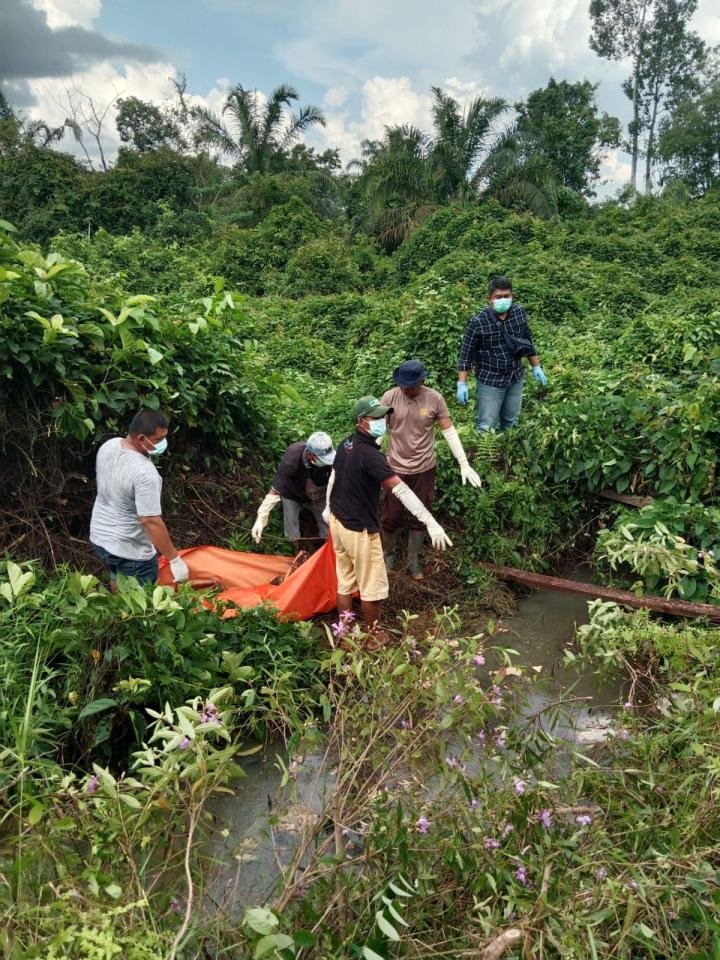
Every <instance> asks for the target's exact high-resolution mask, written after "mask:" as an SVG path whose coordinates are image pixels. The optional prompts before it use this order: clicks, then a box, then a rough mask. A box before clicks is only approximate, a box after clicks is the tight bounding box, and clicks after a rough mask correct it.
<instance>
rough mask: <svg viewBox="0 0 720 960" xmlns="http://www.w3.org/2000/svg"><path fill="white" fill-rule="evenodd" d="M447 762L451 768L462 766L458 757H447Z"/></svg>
mask: <svg viewBox="0 0 720 960" xmlns="http://www.w3.org/2000/svg"><path fill="white" fill-rule="evenodd" d="M445 763H446V764H447V765H448V766H449V767H450V769H451V770H455V769H457V767H459V766H460V761H459V760H458V758H457V757H445Z"/></svg>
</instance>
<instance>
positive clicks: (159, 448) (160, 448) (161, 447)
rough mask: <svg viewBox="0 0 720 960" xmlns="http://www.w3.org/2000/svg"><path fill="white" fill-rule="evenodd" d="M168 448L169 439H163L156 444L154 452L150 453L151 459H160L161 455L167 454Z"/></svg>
mask: <svg viewBox="0 0 720 960" xmlns="http://www.w3.org/2000/svg"><path fill="white" fill-rule="evenodd" d="M167 448H168V442H167V437H163V438H162V440H160V441H158V443H156V444H155V445H154V446H153V448H152V450H150V451H149V454H150V456H151V457H159V456H160V454H161V453H165V451H166V450H167Z"/></svg>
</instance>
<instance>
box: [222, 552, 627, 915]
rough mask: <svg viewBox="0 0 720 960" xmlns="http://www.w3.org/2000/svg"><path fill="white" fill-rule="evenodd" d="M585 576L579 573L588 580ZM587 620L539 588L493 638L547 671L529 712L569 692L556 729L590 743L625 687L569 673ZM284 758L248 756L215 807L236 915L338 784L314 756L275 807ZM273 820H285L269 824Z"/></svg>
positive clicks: (573, 600)
mask: <svg viewBox="0 0 720 960" xmlns="http://www.w3.org/2000/svg"><path fill="white" fill-rule="evenodd" d="M586 573H587V571H579V572H578V573H577V574H576V575H577V577H578V579H589V577H585V576H584V574H586ZM586 622H587V600H586V599H585V598H583V597H578V596H575V595H573V594H566V593H554V592H551V591H544V590H540V591H537V592H536V593H533V594H530V595H529V596H527V597H525V598H523V599H521V600H520V601H519V602H518V608H517V612H516V613H515V615H514V616H512V617H507V618H505V619H504V620H503V623H502V626H503V627H504V628H505V631H506V632H503V633H500V634H498V635H497V636H496V638H495V640H496V641H498V642H500V643H501V644H502V645H503V646H506V647H510V648H512V649H514V650H516V651H517V653H518V656H517V657H514V658H513V662H514V663H516V664H517V665H518V666H519V667H521V668H523V669H524V670H527V671H529V670H530V669H531V668H532V667H542V671H541V674H540V675H541V677H543V678H544V682H543V683H541V684H537V685H533V688H532V690H531V692H530V696H529V698H528V701H527V705H526V707H525V708H524V710H523V712H527V713H528V714H531V713H536V712H538V711H540V710H542V708H543V707H545V706H548V705H550V704H552V703H555V702H556V701H557V700H558V697H559V696H560V695H562V694H567V693H568V692H569V693H570V694H571V696H573V697H576V698H577V700H576V701H575V703H574V704H573V707H572V710H571V711H570V713H569V716H568V719H567V720H566V721H565V723H564V725H563V727H562V728H561V729H560V730H558V731H557V732H558V733H560V734H561V735H563V736H566V737H568V739H576V738H577V737H578V736H579V738H580V739H581V740H582V739H583V737H584V738H586V740H585V742H588V743H590V742H593V741H594V740H598V739H601V738H602V737H603V736H604V733H605V731H606V729H607V727H608V726H609V725H610V724H611V723H612V711H613V707H614V706H616V705H617V703H618V698H619V697H620V695H621V690H620V688H619V686H618V685H612V684H608V685H605V686H600V685H598V684H597V683H596V681H595V678H594V677H593V676H591V675H586V676H579V675H578V674H577V673H576V672H574V671H570V670H566V669H564V668H563V666H562V660H563V651H564V650H565V648H566V646H567V645H568V644H569V643H571V642H572V640H573V637H574V634H575V628H576V625H578V626H579V625H580V624H582V623H586ZM467 626H468V627H470V629H472V625H467ZM483 627H484V623H483V624H482V625H478V626H477V629H478V631H480V630H482V629H483ZM489 665H490V664H489ZM278 756H280V757H281V758H282V759H283V762H285V763H286V762H287V756H286V755H285V751H284V748H283V747H282V746H281V745H279V744H277V745H273V744H271V745H270V746H269V747H268V749H267V750H266V752H265V754H264V756H260V755H258V756H257V757H252V758H248V760H247V761H246V763H245V769H246V772H247V777H246V778H245V779H243V780H241V781H239V782H237V783H236V784H235V785H234V787H233V795H232V796H230V795H228V796H227V797H225V798H223V799H222V800H220V801H219V802H217V803H216V804H215V806H214V810H213V812H214V814H215V828H214V833H213V838H212V841H211V847H212V854H213V855H214V856H215V857H216V858H217V861H218V862H219V863H220V862H222V863H224V864H225V865H226V866H225V867H223V868H222V869H220V870H218V872H217V877H216V879H215V880H214V881H213V883H212V884H211V888H210V890H209V891H208V897H209V901H210V902H211V903H214V904H216V905H218V906H220V905H224V906H226V907H227V908H228V910H229V911H230V913H231V914H235V915H237V914H239V913H241V912H242V910H243V909H244V907H245V906H246V905H247V904H250V903H252V904H258V903H263V902H265V901H266V899H267V897H268V896H269V895H270V892H271V890H272V887H273V884H274V881H275V880H276V878H277V876H278V870H279V865H280V864H283V865H287V863H289V861H290V858H291V857H292V854H293V851H294V850H295V848H296V843H297V836H298V833H299V831H300V830H301V829H302V826H303V821H304V819H306V818H313V817H314V816H315V815H316V814H317V813H318V812H319V811H320V810H322V808H323V805H324V804H323V800H324V796H325V794H326V793H328V791H329V789H330V787H331V785H332V770H326V769H324V767H323V763H322V756H321V755H316V756H308V757H306V758H305V762H304V763H303V764H302V765H300V766H299V767H298V771H297V776H296V780H295V790H294V794H295V795H294V802H292V803H290V805H289V806H288V805H287V801H286V800H285V801H284V802H283V806H282V807H280V808H276V807H275V803H276V801H277V797H278V792H279V788H280V781H281V777H282V772H281V769H280V766H279V764H278V762H277V757H278ZM272 819H278V820H279V822H278V823H276V824H274V825H272V826H271V824H270V821H271V820H272Z"/></svg>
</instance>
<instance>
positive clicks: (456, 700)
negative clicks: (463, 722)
mask: <svg viewBox="0 0 720 960" xmlns="http://www.w3.org/2000/svg"><path fill="white" fill-rule="evenodd" d="M453 703H454V704H455V705H456V706H458V707H461V706H462V705H463V704H464V703H465V698H464V697H463V695H462V694H461V693H456V694H455V696H454V697H453Z"/></svg>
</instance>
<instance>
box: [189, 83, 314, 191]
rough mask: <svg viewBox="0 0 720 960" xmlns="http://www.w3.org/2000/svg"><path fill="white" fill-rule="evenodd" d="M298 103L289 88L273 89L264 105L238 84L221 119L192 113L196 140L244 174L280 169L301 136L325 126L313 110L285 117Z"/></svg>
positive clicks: (206, 113)
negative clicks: (211, 147)
mask: <svg viewBox="0 0 720 960" xmlns="http://www.w3.org/2000/svg"><path fill="white" fill-rule="evenodd" d="M299 99H300V97H299V94H298V92H297V91H296V90H295V88H294V87H292V86H290V85H289V84H281V85H280V86H279V87H276V88H275V90H273V92H272V94H271V95H270V99H269V100H267V101H265V99H264V97H262V96H261V94H259V93H258V91H257V90H246V89H245V87H243V86H242V84H239V83H238V84H237V85H236V86H234V87H233V88H232V90H231V91H230V93H229V94H228V95H227V99H226V100H225V106H224V107H223V111H222V117H218V116H217V115H216V114H214V113H213V112H212V111H210V110H207V109H206V108H204V107H198V108H196V109H195V111H194V115H195V118H196V120H197V121H198V125H199V129H198V133H197V140H198V141H199V142H205V143H211V144H213V145H215V146H217V147H219V149H220V150H221V151H222V152H223V153H225V154H227V155H228V156H229V157H232V158H234V159H235V161H236V163H238V164H240V165H242V167H243V168H244V169H245V170H246V171H247V172H248V173H254V172H256V171H260V172H267V171H268V170H270V169H272V167H273V166H282V159H283V157H284V156H285V155H286V153H287V151H288V150H289V149H290V147H292V145H293V144H294V143H295V142H296V141H297V140H298V138H299V137H300V135H301V134H303V133H304V132H305V131H306V130H309V129H310V128H311V127H313V126H315V125H316V124H320V125H321V126H325V116H324V114H323V113H322V111H321V110H319V109H318V108H317V107H313V106H307V107H302V108H301V109H300V110H298V112H297V113H293V114H291V115H290V117H289V118H288V117H287V113H286V110H289V109H290V107H291V106H292V104H294V103H295V102H296V101H297V100H299ZM226 116H227V124H226V123H225V122H224V120H223V118H224V117H226Z"/></svg>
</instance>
